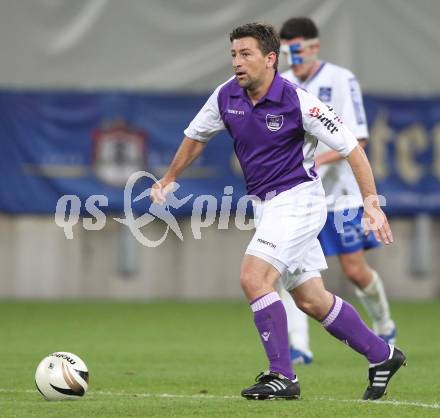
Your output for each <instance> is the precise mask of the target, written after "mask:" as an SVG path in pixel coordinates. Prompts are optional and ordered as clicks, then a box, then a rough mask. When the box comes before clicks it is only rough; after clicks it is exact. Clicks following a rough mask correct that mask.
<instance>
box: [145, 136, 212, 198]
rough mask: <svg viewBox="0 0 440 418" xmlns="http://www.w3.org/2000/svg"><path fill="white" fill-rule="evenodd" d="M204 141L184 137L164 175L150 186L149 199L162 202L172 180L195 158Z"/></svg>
mask: <svg viewBox="0 0 440 418" xmlns="http://www.w3.org/2000/svg"><path fill="white" fill-rule="evenodd" d="M205 146H206V143H205V142H201V141H196V140H194V139H191V138H188V137H186V136H185V137H184V138H183V140H182V143H181V144H180V147H179V149H178V150H177V152H176V155H175V156H174V158H173V161H172V162H171V164H170V166H169V168H168V170H167V172H166V173H165V175H164V176H163V177H162V178H161V179H160V180H159V181H158V182H157V183H156V184H154V185H153V187H152V188H151V194H150V199H151V200H152V201H153V202H154V203H160V204H162V203H164V202H165V198H166V195H167V194H168V193H169V191H170V190H171V188H172V184H173V182H174V181H175V180H176V178H177V177H178V176H179V175H180V174H182V172H183V171H184V170H185V169H186V168H187V167H188V166H190V165H191V163H192V162H193V161H194V160H196V159H197V158H198V157H199V155H200V154H201V153H202V151H203V149H204V148H205Z"/></svg>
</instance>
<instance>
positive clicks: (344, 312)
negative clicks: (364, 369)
mask: <svg viewBox="0 0 440 418" xmlns="http://www.w3.org/2000/svg"><path fill="white" fill-rule="evenodd" d="M333 298H334V299H333V306H332V307H331V309H330V311H329V312H328V314H327V316H326V317H325V318H324V319H323V320H322V321H321V324H322V325H323V326H324V328H325V329H326V330H327V331H328V332H329V333H330V334H331V335H333V336H334V337H336V338H337V339H338V340H341V341H342V342H344V343H345V344H347V345H348V346H349V347H351V348H352V349H353V350H355V351H357V352H358V353H360V354H363V355H364V356H365V357H366V358H367V360H368V362H369V363H381V362H382V361H385V360H386V359H388V356H389V354H390V348H389V346H388V344H387V343H386V342H385V341H383V340H382V339H381V338H379V337H378V336H377V335H376V334H374V332H372V331H371V330H370V329H369V328H368V327H367V325H366V324H365V322H364V321H362V319H361V317H360V316H359V314H358V313H357V311H356V310H355V309H354V308H353V306H351V305H350V304H349V303H347V302H345V301H344V300H342V299H341V298H339V297H338V296H333Z"/></svg>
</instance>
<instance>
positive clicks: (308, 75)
mask: <svg viewBox="0 0 440 418" xmlns="http://www.w3.org/2000/svg"><path fill="white" fill-rule="evenodd" d="M319 67H321V61H320V60H318V59H317V60H316V61H314V62H313V65H312V66H311V67H310V70H309V71H307V73H306V74H304V76H303V77H298V78H299V79H300V81H301V83H304V82H306V81H308V80H310V79H311V78H312V77H313V76H314V75H315V74H316V72H317V71H318V70H319Z"/></svg>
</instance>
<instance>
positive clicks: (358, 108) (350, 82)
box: [339, 74, 368, 139]
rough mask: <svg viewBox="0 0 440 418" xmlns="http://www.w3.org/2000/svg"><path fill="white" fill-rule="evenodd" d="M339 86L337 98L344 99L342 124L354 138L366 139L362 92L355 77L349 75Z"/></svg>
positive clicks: (366, 131)
mask: <svg viewBox="0 0 440 418" xmlns="http://www.w3.org/2000/svg"><path fill="white" fill-rule="evenodd" d="M340 84H341V86H340V88H341V92H340V94H339V96H340V97H343V98H344V102H343V103H342V110H341V117H342V119H343V121H344V123H345V124H346V125H347V126H349V127H350V129H351V131H352V132H353V134H354V135H355V137H356V138H358V139H361V138H368V127H367V118H366V116H365V109H364V103H363V101H362V92H361V88H360V86H359V83H358V81H357V80H356V77H355V76H354V75H352V74H350V75H349V76H348V77H347V78H345V79H344V80H343V81H341V83H340Z"/></svg>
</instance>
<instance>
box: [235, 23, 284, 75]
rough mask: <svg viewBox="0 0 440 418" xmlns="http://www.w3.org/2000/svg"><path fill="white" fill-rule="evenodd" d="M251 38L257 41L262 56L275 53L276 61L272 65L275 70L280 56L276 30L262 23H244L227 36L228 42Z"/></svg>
mask: <svg viewBox="0 0 440 418" xmlns="http://www.w3.org/2000/svg"><path fill="white" fill-rule="evenodd" d="M248 36H249V37H251V38H254V39H256V40H257V42H258V47H259V48H260V51H261V52H262V53H263V55H267V54H269V53H270V52H275V54H276V56H277V57H276V60H275V64H274V68H275V70H276V69H277V67H278V57H279V55H280V37H279V36H278V33H277V31H276V29H275V28H274V27H273V26H272V25H269V24H264V23H246V24H245V25H241V26H238V27H236V28H235V29H233V31H232V32H231V33H230V34H229V40H230V41H231V42H232V41H233V40H234V39H241V38H246V37H248Z"/></svg>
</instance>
